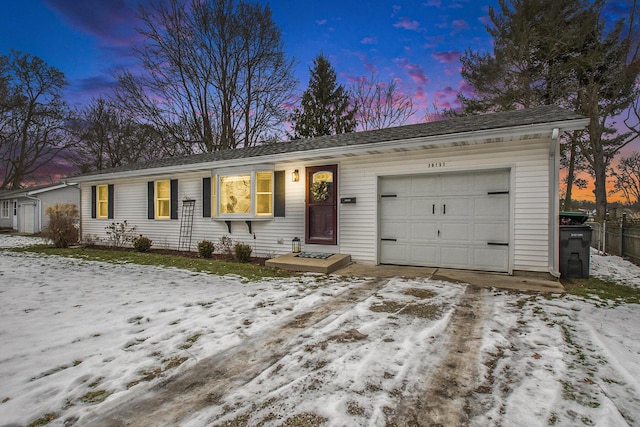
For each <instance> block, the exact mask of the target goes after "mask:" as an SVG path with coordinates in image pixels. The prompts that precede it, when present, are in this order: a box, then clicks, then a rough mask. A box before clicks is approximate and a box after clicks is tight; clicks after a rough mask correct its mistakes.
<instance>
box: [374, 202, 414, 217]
mask: <svg viewBox="0 0 640 427" xmlns="http://www.w3.org/2000/svg"><path fill="white" fill-rule="evenodd" d="M408 210H409V200H407V199H398V198H396V197H389V198H386V197H385V198H382V201H381V203H380V215H381V217H382V218H388V219H393V218H406V217H407V212H408Z"/></svg>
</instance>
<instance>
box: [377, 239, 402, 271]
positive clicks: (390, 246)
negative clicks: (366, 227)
mask: <svg viewBox="0 0 640 427" xmlns="http://www.w3.org/2000/svg"><path fill="white" fill-rule="evenodd" d="M407 249H408V247H407V245H405V244H398V243H396V242H388V241H383V242H382V244H381V245H380V252H381V253H380V255H381V257H382V259H383V260H384V263H386V264H401V265H402V264H406V260H407V258H408V252H407Z"/></svg>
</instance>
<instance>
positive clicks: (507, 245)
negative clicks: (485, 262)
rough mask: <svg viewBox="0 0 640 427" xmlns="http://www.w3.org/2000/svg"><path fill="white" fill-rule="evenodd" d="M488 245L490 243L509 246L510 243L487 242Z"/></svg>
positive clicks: (491, 244)
mask: <svg viewBox="0 0 640 427" xmlns="http://www.w3.org/2000/svg"><path fill="white" fill-rule="evenodd" d="M487 245H490V246H509V244H508V243H500V242H487Z"/></svg>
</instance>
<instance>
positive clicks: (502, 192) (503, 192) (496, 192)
mask: <svg viewBox="0 0 640 427" xmlns="http://www.w3.org/2000/svg"><path fill="white" fill-rule="evenodd" d="M487 194H488V195H490V196H491V195H494V194H509V192H508V191H488V192H487Z"/></svg>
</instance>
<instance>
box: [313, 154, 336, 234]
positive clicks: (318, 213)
mask: <svg viewBox="0 0 640 427" xmlns="http://www.w3.org/2000/svg"><path fill="white" fill-rule="evenodd" d="M337 192H338V166H337V165H329V166H314V167H310V168H307V194H306V210H307V215H306V232H305V235H306V236H305V237H306V239H305V240H306V243H312V244H321V245H322V244H324V245H335V244H337V243H338V230H337V223H338V218H337V216H338V204H337V194H336V193H337Z"/></svg>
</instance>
